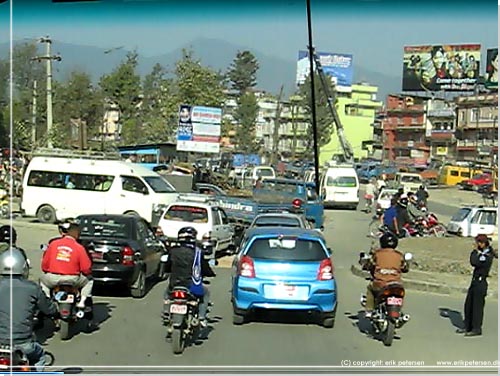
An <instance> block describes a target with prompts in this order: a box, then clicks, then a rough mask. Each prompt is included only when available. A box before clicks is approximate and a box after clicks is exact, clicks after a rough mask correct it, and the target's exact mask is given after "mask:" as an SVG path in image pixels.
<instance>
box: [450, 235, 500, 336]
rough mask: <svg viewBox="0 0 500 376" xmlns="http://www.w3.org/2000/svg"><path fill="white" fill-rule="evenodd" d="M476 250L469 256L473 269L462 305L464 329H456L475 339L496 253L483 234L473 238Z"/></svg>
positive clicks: (481, 323)
mask: <svg viewBox="0 0 500 376" xmlns="http://www.w3.org/2000/svg"><path fill="white" fill-rule="evenodd" d="M475 241H476V248H475V249H474V250H473V251H472V252H471V254H470V264H471V265H472V266H473V267H474V271H473V273H472V281H471V284H470V287H469V290H468V291H467V297H466V298H465V305H464V327H463V328H462V329H457V333H459V334H462V333H463V334H465V336H466V337H475V336H480V335H481V334H482V330H481V327H482V326H483V315H484V303H485V299H486V294H487V292H488V282H487V281H486V279H487V278H488V274H489V272H490V269H491V264H492V263H493V258H498V253H497V252H496V251H495V250H494V249H493V248H492V247H491V245H490V241H489V239H488V237H487V236H486V235H484V234H480V235H477V236H476V238H475Z"/></svg>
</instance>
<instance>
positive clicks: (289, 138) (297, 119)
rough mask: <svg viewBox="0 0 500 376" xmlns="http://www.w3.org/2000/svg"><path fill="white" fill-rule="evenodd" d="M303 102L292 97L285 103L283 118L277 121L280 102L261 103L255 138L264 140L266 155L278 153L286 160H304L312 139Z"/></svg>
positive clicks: (263, 146) (281, 107)
mask: <svg viewBox="0 0 500 376" xmlns="http://www.w3.org/2000/svg"><path fill="white" fill-rule="evenodd" d="M300 100H301V99H300V98H299V97H297V96H292V97H290V99H289V100H287V101H282V102H281V103H280V117H279V119H277V116H276V114H277V110H278V101H277V100H276V99H275V98H272V97H263V98H260V99H259V101H258V104H259V116H258V119H257V127H256V129H257V131H256V138H257V140H261V144H262V148H263V151H264V153H266V154H268V155H271V154H273V152H274V151H276V154H278V155H279V156H280V157H282V158H285V159H295V158H300V157H302V156H303V153H304V152H305V150H306V147H307V142H308V139H309V138H308V137H307V132H308V129H309V117H307V116H305V114H304V109H303V108H302V107H301V106H300V105H299V102H300ZM275 143H276V144H275ZM275 149H276V150H275Z"/></svg>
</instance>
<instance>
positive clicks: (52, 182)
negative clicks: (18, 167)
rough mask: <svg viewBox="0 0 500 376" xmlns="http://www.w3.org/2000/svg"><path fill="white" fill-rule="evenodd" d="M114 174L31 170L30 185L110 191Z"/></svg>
mask: <svg viewBox="0 0 500 376" xmlns="http://www.w3.org/2000/svg"><path fill="white" fill-rule="evenodd" d="M113 180H114V176H111V175H93V174H78V173H64V172H53V171H35V170H33V171H31V172H30V174H29V176H28V186H31V187H49V188H62V189H74V190H83V191H105V192H106V191H109V189H110V188H111V185H112V184H113Z"/></svg>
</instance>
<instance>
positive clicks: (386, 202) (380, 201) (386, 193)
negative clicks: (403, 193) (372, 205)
mask: <svg viewBox="0 0 500 376" xmlns="http://www.w3.org/2000/svg"><path fill="white" fill-rule="evenodd" d="M397 192H398V190H397V189H390V188H382V190H381V191H380V193H379V195H378V197H377V207H380V208H381V209H384V210H385V209H388V208H389V207H390V206H391V199H392V196H394V195H395V194H396V193H397Z"/></svg>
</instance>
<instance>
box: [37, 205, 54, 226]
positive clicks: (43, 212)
mask: <svg viewBox="0 0 500 376" xmlns="http://www.w3.org/2000/svg"><path fill="white" fill-rule="evenodd" d="M36 217H37V218H38V220H39V221H40V222H42V223H54V222H55V221H56V219H57V217H56V211H55V210H54V208H53V207H52V206H50V205H43V206H42V207H41V208H40V209H38V212H37V213H36Z"/></svg>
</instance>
